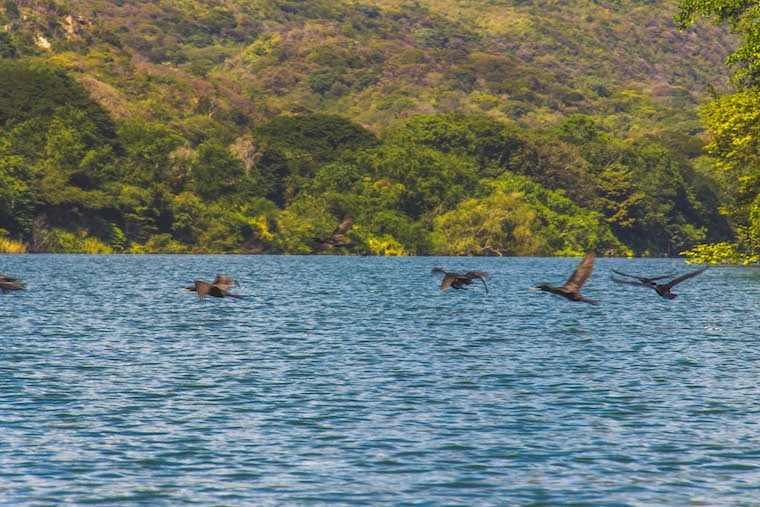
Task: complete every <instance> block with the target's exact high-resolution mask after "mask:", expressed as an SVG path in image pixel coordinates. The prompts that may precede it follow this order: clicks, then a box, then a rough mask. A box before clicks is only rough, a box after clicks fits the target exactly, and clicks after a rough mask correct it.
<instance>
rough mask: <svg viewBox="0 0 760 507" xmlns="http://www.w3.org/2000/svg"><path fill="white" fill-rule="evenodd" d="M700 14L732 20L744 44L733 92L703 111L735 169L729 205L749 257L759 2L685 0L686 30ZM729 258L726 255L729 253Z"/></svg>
mask: <svg viewBox="0 0 760 507" xmlns="http://www.w3.org/2000/svg"><path fill="white" fill-rule="evenodd" d="M697 15H702V16H704V17H708V18H712V19H713V20H714V22H715V23H719V24H727V25H728V26H729V27H730V29H731V31H733V32H735V33H737V34H739V35H740V36H741V40H742V44H741V46H740V47H739V49H737V50H736V51H735V52H734V53H733V54H731V55H729V56H728V58H727V60H726V63H727V64H728V65H729V66H732V67H733V68H734V74H733V82H734V84H735V85H736V86H737V90H736V91H735V93H733V94H729V95H725V96H722V97H718V98H716V99H715V100H714V101H713V102H711V103H710V104H709V105H708V106H707V107H706V108H705V110H704V115H703V117H704V120H705V123H706V124H707V127H708V129H709V130H710V131H711V132H712V138H711V140H710V142H709V143H708V145H707V150H708V151H710V152H711V153H712V154H714V155H715V156H717V157H718V161H717V163H716V166H717V168H718V169H719V170H724V171H728V172H730V173H732V174H733V175H734V176H735V177H736V178H737V180H738V181H739V185H738V186H737V189H736V194H735V198H734V201H733V203H732V204H731V205H730V206H729V207H727V212H728V214H729V217H730V218H731V220H732V225H733V226H734V229H735V231H736V235H737V239H738V241H739V244H738V250H739V251H740V252H742V253H743V254H744V256H745V259H756V258H757V257H758V254H759V253H760V225H758V224H759V223H760V222H758V217H760V164H759V162H760V156H758V153H760V150H759V148H760V135H759V134H760V128H758V120H759V119H760V116H759V115H758V111H759V110H760V56H758V55H760V29H759V28H760V18H759V17H758V10H757V6H756V5H755V3H754V2H748V1H745V0H717V1H716V0H682V1H681V2H680V3H679V14H678V16H677V17H676V20H677V21H678V23H679V24H680V26H681V27H682V28H685V27H687V26H688V25H690V24H691V23H693V22H694V19H695V17H696V16H697ZM726 258H727V257H726Z"/></svg>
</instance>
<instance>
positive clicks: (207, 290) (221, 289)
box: [182, 274, 243, 299]
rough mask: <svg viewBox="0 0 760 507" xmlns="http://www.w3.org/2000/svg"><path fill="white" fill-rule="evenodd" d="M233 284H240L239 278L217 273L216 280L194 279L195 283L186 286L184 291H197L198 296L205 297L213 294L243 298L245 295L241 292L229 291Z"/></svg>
mask: <svg viewBox="0 0 760 507" xmlns="http://www.w3.org/2000/svg"><path fill="white" fill-rule="evenodd" d="M233 285H240V284H239V283H238V281H237V280H235V279H234V278H232V277H229V276H226V275H222V274H217V275H216V278H214V281H213V282H211V283H209V282H206V281H204V280H195V281H193V285H191V286H189V287H185V288H184V289H182V290H184V291H187V292H197V293H198V297H199V298H201V299H203V298H204V297H206V296H207V295H208V296H213V297H215V298H223V297H233V298H238V299H243V296H241V295H239V294H233V293H231V292H229V288H230V287H232V286H233Z"/></svg>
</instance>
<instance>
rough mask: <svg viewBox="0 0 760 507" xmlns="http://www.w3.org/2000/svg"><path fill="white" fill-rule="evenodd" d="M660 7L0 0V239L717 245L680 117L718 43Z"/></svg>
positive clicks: (357, 245) (361, 249)
mask: <svg viewBox="0 0 760 507" xmlns="http://www.w3.org/2000/svg"><path fill="white" fill-rule="evenodd" d="M663 5H664V3H662V4H661V3H653V4H651V5H649V6H648V7H647V8H643V7H641V6H639V3H637V2H633V1H630V2H627V1H622V0H621V1H620V2H616V3H612V4H609V5H608V4H604V5H602V4H598V3H596V2H592V1H588V2H571V1H567V2H565V1H557V2H552V9H549V10H548V11H551V13H553V15H547V12H548V11H547V9H545V8H544V7H545V6H544V5H543V2H482V1H478V2H475V1H473V2H468V1H457V2H454V1H453V0H451V1H445V0H438V1H434V0H428V1H422V2H418V3H416V4H414V5H407V3H406V2H400V1H399V2H394V1H384V2H380V1H377V2H372V1H365V2H363V3H355V2H342V1H332V0H331V1H320V0H310V1H307V2H293V1H289V0H275V1H263V0H236V1H233V0H213V1H209V2H191V1H177V2H171V3H170V2H142V3H128V2H111V1H109V2H105V1H100V0H86V1H85V0H80V1H78V2H71V3H68V2H65V1H63V0H61V1H53V0H46V1H44V2H37V1H15V0H8V1H6V2H4V3H3V4H2V6H0V18H2V19H0V23H2V24H3V25H4V26H5V27H6V29H5V30H4V31H0V57H4V58H3V59H1V60H0V240H1V241H2V242H0V251H11V250H15V251H19V250H24V249H26V250H28V251H50V252H64V251H83V252H123V251H128V252H265V253H310V252H312V251H313V250H314V248H315V247H316V245H318V244H319V243H320V241H322V240H323V239H324V238H326V237H328V236H330V234H331V232H332V231H333V229H334V228H335V227H336V225H337V224H338V223H339V222H340V220H341V219H342V218H343V217H344V216H346V215H350V216H351V217H352V223H353V226H352V228H351V229H350V231H349V233H348V236H349V239H350V244H351V246H350V247H348V248H345V249H342V250H339V251H341V252H344V251H350V252H354V253H365V254H378V255H386V254H390V255H395V254H416V255H425V254H444V255H572V254H578V253H581V252H583V251H586V250H595V251H597V252H599V253H606V254H615V255H625V254H629V253H633V254H639V255H672V254H677V253H678V252H679V251H681V250H683V249H686V248H690V247H692V246H694V245H695V244H698V243H700V242H704V241H712V242H718V241H724V240H730V239H732V236H731V235H732V231H731V229H730V228H729V227H728V224H727V223H726V221H725V218H724V217H723V216H722V215H721V214H720V213H719V212H718V209H719V208H720V206H721V205H722V204H724V202H725V195H724V189H725V185H724V183H725V182H723V181H721V180H720V178H718V179H716V178H715V177H713V176H712V175H710V174H709V173H708V172H707V171H706V170H705V169H704V168H705V167H706V166H707V163H706V159H705V157H704V155H703V154H702V152H701V148H702V141H701V140H700V138H699V133H700V128H701V127H700V124H699V122H698V118H697V111H698V105H699V101H700V97H701V96H702V90H703V89H704V88H706V87H707V88H713V89H716V88H720V87H721V86H722V85H721V83H722V80H723V78H724V77H725V76H724V75H723V74H721V73H720V66H718V65H715V58H716V55H718V56H719V55H720V53H721V48H728V47H729V44H730V41H731V38H730V37H728V36H727V35H726V34H725V33H723V32H721V31H719V30H712V31H711V32H710V36H711V38H710V39H709V40H707V41H703V40H702V39H700V38H699V37H696V36H695V32H686V33H679V32H678V31H677V30H675V28H674V27H672V26H668V24H669V22H670V21H669V20H670V19H671V16H672V14H673V13H672V12H671V11H669V10H668V9H667V8H665V7H663ZM455 7H456V8H455ZM483 8H488V9H490V12H491V13H492V14H493V15H492V16H489V17H488V19H484V17H483V16H482V9H483ZM621 24H622V25H621ZM622 27H624V28H622ZM621 54H622V55H625V58H621V56H620V55H621ZM600 55H606V57H600ZM687 62H688V64H687ZM329 251H332V252H334V251H336V250H335V249H332V250H329Z"/></svg>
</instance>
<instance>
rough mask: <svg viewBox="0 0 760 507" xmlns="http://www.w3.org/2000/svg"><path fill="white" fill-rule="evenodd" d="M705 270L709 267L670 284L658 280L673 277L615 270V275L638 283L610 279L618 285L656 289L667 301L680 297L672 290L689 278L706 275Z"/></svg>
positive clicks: (676, 279)
mask: <svg viewBox="0 0 760 507" xmlns="http://www.w3.org/2000/svg"><path fill="white" fill-rule="evenodd" d="M705 270H707V267H704V268H702V269H698V270H696V271H691V272H689V273H686V274H685V275H681V276H679V277H678V278H674V279H673V280H671V281H669V282H668V283H657V280H662V279H663V278H668V277H670V276H673V275H662V276H655V277H649V278H647V277H645V276H638V275H629V274H626V273H623V272H621V271H617V270H615V269H613V270H612V271H614V272H615V273H617V274H618V275H622V276H627V277H630V278H635V279H636V280H638V281H637V282H634V281H632V280H620V279H619V278H615V277H614V276H612V275H610V278H611V279H612V281H613V282H617V283H626V284H628V285H638V286H640V287H649V288H650V289H654V290H655V291H656V292H657V294H659V295H660V296H661V297H663V298H665V299H675V298H677V297H678V294H673V293H672V292H670V289H672V288H673V287H675V286H676V285H678V284H679V283H681V282H683V281H684V280H688V279H689V278H691V277H693V276H697V275H699V274H701V273H704V272H705Z"/></svg>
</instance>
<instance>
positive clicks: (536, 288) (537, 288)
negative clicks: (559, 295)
mask: <svg viewBox="0 0 760 507" xmlns="http://www.w3.org/2000/svg"><path fill="white" fill-rule="evenodd" d="M530 290H541V287H531V288H530Z"/></svg>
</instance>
